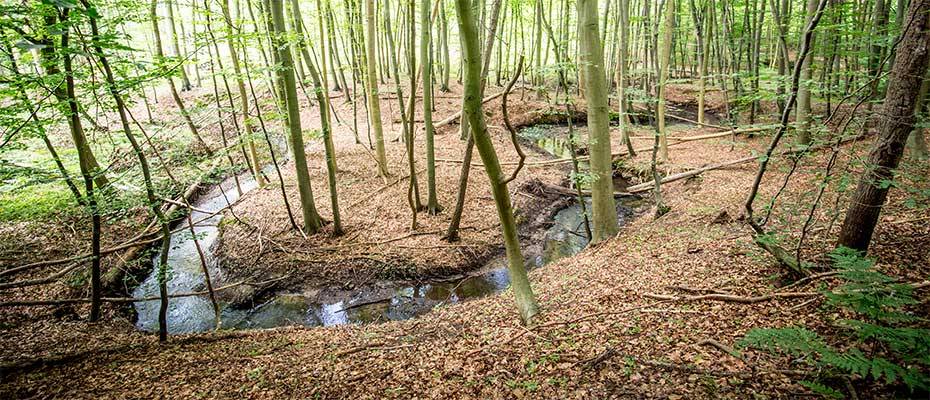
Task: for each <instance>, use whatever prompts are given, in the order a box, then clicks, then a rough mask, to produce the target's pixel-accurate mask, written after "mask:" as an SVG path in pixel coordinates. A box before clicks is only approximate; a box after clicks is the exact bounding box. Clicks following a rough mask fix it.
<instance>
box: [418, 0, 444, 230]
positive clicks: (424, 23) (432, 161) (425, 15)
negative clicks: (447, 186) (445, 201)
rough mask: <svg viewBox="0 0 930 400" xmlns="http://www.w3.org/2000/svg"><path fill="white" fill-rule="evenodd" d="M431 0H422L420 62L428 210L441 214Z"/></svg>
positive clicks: (434, 213) (431, 213)
mask: <svg viewBox="0 0 930 400" xmlns="http://www.w3.org/2000/svg"><path fill="white" fill-rule="evenodd" d="M430 26H431V24H430V0H421V1H420V30H421V32H420V62H422V63H423V131H424V133H425V135H426V190H427V192H428V194H427V197H428V200H427V202H426V210H427V212H428V213H429V214H430V215H436V214H439V212H440V211H441V210H442V207H441V206H440V205H439V198H438V196H437V195H436V152H435V149H434V143H433V136H434V128H433V95H432V91H433V90H432V88H433V60H432V57H431V53H432V52H431V51H430V37H431V35H432V32H431V29H430Z"/></svg>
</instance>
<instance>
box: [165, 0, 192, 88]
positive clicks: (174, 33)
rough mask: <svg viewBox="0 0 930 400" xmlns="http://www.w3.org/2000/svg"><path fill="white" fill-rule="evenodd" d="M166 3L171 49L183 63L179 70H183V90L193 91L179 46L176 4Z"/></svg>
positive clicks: (170, 1) (167, 0)
mask: <svg viewBox="0 0 930 400" xmlns="http://www.w3.org/2000/svg"><path fill="white" fill-rule="evenodd" d="M166 2H167V4H165V6H167V8H168V23H169V24H170V28H171V29H169V30H168V31H169V32H171V49H172V50H173V52H174V56H175V57H177V58H178V60H180V62H181V67H180V68H179V69H180V70H181V82H182V84H181V90H184V91H187V90H191V80H190V78H188V76H187V68H186V67H185V66H186V64H187V63H185V60H184V58H185V56H184V53H182V52H181V46H180V45H179V44H178V42H179V41H180V39H178V28H177V24H176V23H175V18H174V2H173V1H172V0H166Z"/></svg>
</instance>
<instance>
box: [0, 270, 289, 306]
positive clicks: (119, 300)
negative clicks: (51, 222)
mask: <svg viewBox="0 0 930 400" xmlns="http://www.w3.org/2000/svg"><path fill="white" fill-rule="evenodd" d="M285 278H287V275H285V276H282V277H280V278H274V279H269V280H267V281H264V282H257V283H250V282H246V281H239V282H236V283H230V284H228V285H225V286H220V287H218V288H214V289H213V292H214V293H215V292H219V291H221V290H227V289H232V288H234V287H238V286H243V285H246V286H265V285H268V284H270V283H274V282H277V281H280V280H282V279H285ZM208 294H210V291H209V290H202V291H199V292H186V293H175V294H169V295H168V298H169V299H175V298H181V297H195V296H206V295H208ZM156 300H161V297H160V296H148V297H103V298H101V299H100V301H102V302H104V303H118V304H122V303H136V302H139V301H156ZM91 301H92V299H90V298H77V299H57V300H23V301H15V300H14V301H6V302H0V307H16V306H57V305H65V304H83V303H90V302H91Z"/></svg>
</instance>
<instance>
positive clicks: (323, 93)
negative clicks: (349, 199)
mask: <svg viewBox="0 0 930 400" xmlns="http://www.w3.org/2000/svg"><path fill="white" fill-rule="evenodd" d="M323 1H326V2H327V8H328V7H329V0H317V2H316V4H317V7H318V8H319V9H321V10H322V9H323V4H322V2H323ZM291 4H293V6H294V7H293V10H294V13H295V14H296V13H297V12H298V10H299V8H298V1H297V0H291ZM317 16H318V21H317V22H318V25H319V28H320V43H321V44H325V42H326V37H327V36H326V32H324V26H325V25H324V24H323V16H322V15H321V13H317ZM328 28H329V30H332V29H333V26H328ZM328 37H329V38H330V39H332V33H331V32H330V33H329V36H328ZM330 44H332V42H330ZM324 47H326V46H325V45H324ZM327 50H332V49H325V48H324V49H322V51H320V53H321V54H322V57H323V60H322V61H321V62H320V67H321V68H323V70H322V71H319V73H318V72H317V71H316V69H315V68H314V66H313V64H310V65H309V67H310V78H311V79H312V80H313V86H314V93H316V99H317V102H318V103H320V129H321V130H322V131H323V148H324V151H325V153H326V177H327V183H328V185H329V200H330V207H331V208H332V212H333V236H341V235H342V233H343V232H342V217H341V216H340V214H339V196H338V191H337V190H336V171H338V170H339V169H338V168H337V167H336V147H335V145H334V144H333V128H332V123H331V122H330V120H329V113H330V108H331V105H330V101H329V93H328V91H327V88H328V87H329V81H328V78H327V76H328V74H327V71H326V51H327ZM331 53H332V54H333V55H335V54H336V53H335V52H334V51H333V52H331ZM330 61H331V60H330ZM330 65H332V64H330ZM333 76H334V79H336V80H338V79H339V76H338V75H336V74H334V75H333Z"/></svg>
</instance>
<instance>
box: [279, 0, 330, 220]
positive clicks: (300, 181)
mask: <svg viewBox="0 0 930 400" xmlns="http://www.w3.org/2000/svg"><path fill="white" fill-rule="evenodd" d="M265 1H266V2H270V4H269V5H268V7H269V8H270V10H268V12H270V13H271V17H272V20H273V22H274V34H273V35H272V40H273V43H274V48H275V49H276V52H277V55H278V56H277V58H278V63H279V65H278V68H277V79H278V81H279V82H280V83H279V85H281V86H282V87H283V89H284V93H283V94H284V103H285V106H286V108H287V129H288V140H289V141H290V144H291V152H292V153H293V158H294V168H296V169H297V190H298V192H299V193H300V209H301V213H302V215H303V223H304V227H303V229H304V230H305V231H307V233H316V232H317V231H318V230H319V229H320V228H321V227H322V226H323V221H322V220H321V219H320V215H319V213H317V210H316V204H315V203H314V200H313V189H312V188H311V187H310V172H309V171H308V170H307V155H306V153H305V150H304V139H303V131H302V129H301V124H300V108H299V105H298V101H297V80H296V79H295V77H294V76H295V72H294V59H293V58H292V56H291V49H290V47H289V46H288V45H287V40H286V37H287V36H286V35H287V29H286V23H285V20H284V5H283V4H282V3H283V0H265Z"/></svg>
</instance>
